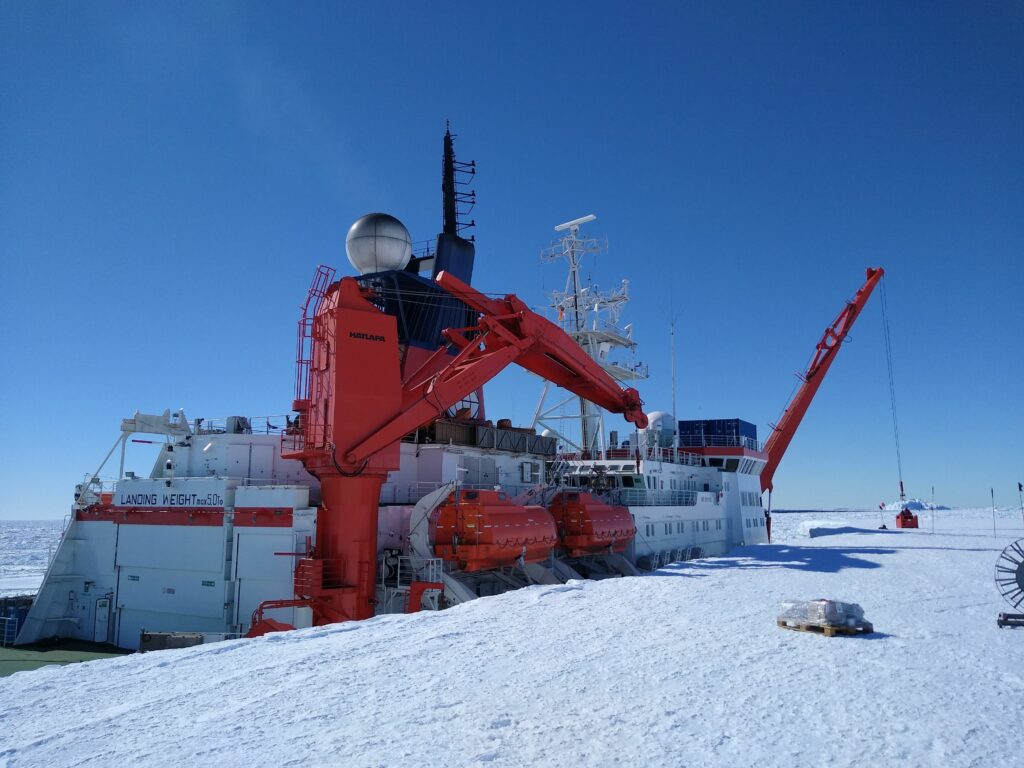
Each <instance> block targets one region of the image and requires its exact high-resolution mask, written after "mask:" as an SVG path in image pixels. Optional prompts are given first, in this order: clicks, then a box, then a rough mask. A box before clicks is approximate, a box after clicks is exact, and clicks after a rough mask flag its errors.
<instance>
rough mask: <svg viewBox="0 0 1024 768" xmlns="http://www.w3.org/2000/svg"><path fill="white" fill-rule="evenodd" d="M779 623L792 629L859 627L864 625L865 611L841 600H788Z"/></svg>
mask: <svg viewBox="0 0 1024 768" xmlns="http://www.w3.org/2000/svg"><path fill="white" fill-rule="evenodd" d="M778 623H779V624H780V625H782V624H783V623H784V624H786V625H787V626H790V627H798V626H810V627H850V628H854V627H858V626H860V625H862V624H864V623H865V622H864V609H863V608H861V607H860V606H859V605H857V604H856V603H844V602H841V601H839V600H788V601H786V602H784V603H783V604H782V613H780V614H779V618H778Z"/></svg>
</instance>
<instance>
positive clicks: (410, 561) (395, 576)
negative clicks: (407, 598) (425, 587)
mask: <svg viewBox="0 0 1024 768" xmlns="http://www.w3.org/2000/svg"><path fill="white" fill-rule="evenodd" d="M443 571H444V561H443V560H442V559H441V558H440V557H416V556H415V555H398V556H397V557H385V558H384V559H382V560H381V562H380V582H381V584H384V585H386V586H389V587H393V588H398V589H402V588H404V589H408V588H409V587H410V586H411V585H412V583H413V582H414V581H433V582H437V581H441V574H442V573H443Z"/></svg>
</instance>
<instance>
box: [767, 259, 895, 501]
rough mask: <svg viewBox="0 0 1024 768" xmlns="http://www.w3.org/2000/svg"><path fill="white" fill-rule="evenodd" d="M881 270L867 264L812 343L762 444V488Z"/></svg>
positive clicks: (882, 273)
mask: <svg viewBox="0 0 1024 768" xmlns="http://www.w3.org/2000/svg"><path fill="white" fill-rule="evenodd" d="M884 274H885V270H884V269H882V268H881V267H877V268H869V269H868V270H867V278H866V280H865V281H864V285H862V286H861V288H860V290H859V291H857V293H856V295H855V296H854V297H853V299H851V300H850V301H848V302H846V306H845V307H843V310H842V312H840V313H839V316H838V317H836V319H835V321H834V322H833V323H832V325H830V326H829V327H828V328H826V329H825V332H824V333H823V334H822V337H821V341H819V342H818V345H817V347H815V352H814V357H813V358H812V359H811V362H810V365H808V366H807V371H806V372H805V373H804V374H803V375H802V376H801V379H802V381H803V384H801V386H800V388H799V389H798V390H797V393H796V395H794V397H793V399H792V400H791V401H790V403H789V405H788V406H786V410H785V411H784V412H783V414H782V418H781V419H779V423H778V424H776V425H775V428H774V429H773V430H772V433H771V435H770V436H769V437H768V442H767V443H766V444H765V447H764V451H765V453H767V454H768V461H767V463H766V464H765V465H764V469H762V470H761V491H762V492H764V491H771V490H772V487H773V486H772V480H773V479H774V477H775V470H776V469H778V466H779V462H781V461H782V457H783V455H785V453H786V449H787V448H788V447H789V444H790V442H791V441H792V440H793V436H794V435H795V434H796V430H797V427H799V426H800V422H801V421H802V420H803V418H804V414H806V413H807V409H808V407H810V405H811V401H812V400H813V399H814V395H815V394H816V393H817V392H818V388H819V387H820V386H821V382H822V381H823V380H824V379H825V374H826V373H828V369H829V366H831V365H832V361H833V360H835V357H836V353H837V352H838V351H839V347H840V345H841V344H842V343H843V340H844V339H845V338H846V334H848V333H849V332H850V329H851V328H852V327H853V324H854V322H855V321H856V320H857V316H858V315H860V312H861V310H862V309H864V305H865V304H866V303H867V300H868V297H870V296H871V292H872V291H873V290H874V289H875V286H876V285H878V282H879V281H880V280H881V279H882V276H883V275H884Z"/></svg>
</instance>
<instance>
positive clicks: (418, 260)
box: [17, 133, 777, 648]
mask: <svg viewBox="0 0 1024 768" xmlns="http://www.w3.org/2000/svg"><path fill="white" fill-rule="evenodd" d="M473 171H475V166H473V165H472V164H465V163H457V161H456V160H455V155H454V146H453V143H452V137H451V135H450V133H447V134H446V136H445V144H444V160H443V179H444V182H443V185H442V189H443V211H444V225H443V229H442V232H441V233H440V234H439V235H438V237H437V240H436V243H435V245H434V246H433V247H432V248H427V249H426V250H424V251H420V252H418V253H417V254H415V255H414V254H413V252H412V240H411V237H410V235H409V233H408V231H407V230H406V229H405V227H404V226H403V225H402V224H401V222H400V221H398V220H397V219H396V218H394V217H392V216H389V215H387V214H370V215H368V216H365V217H363V218H362V219H360V220H358V221H357V222H356V223H355V224H354V225H353V226H352V228H351V229H350V230H349V233H348V237H347V240H346V250H347V253H348V256H349V260H350V262H351V263H352V266H353V267H354V268H355V270H356V272H357V273H358V274H357V275H355V276H349V277H342V278H340V279H336V275H335V271H334V269H332V268H330V267H320V268H318V269H317V270H316V272H315V274H314V278H313V280H312V282H311V285H310V289H309V291H308V295H307V298H306V302H305V304H304V305H303V309H302V313H301V316H300V320H299V323H298V338H297V354H296V386H295V391H294V393H293V401H292V412H291V413H289V414H287V415H283V416H279V417H274V418H252V417H242V416H232V417H228V418H226V419H221V420H218V419H189V418H188V417H186V415H185V414H184V413H183V412H181V411H178V412H174V413H172V412H170V411H165V412H164V413H163V414H143V413H136V414H135V415H134V416H133V417H132V418H129V419H125V420H123V422H122V424H121V430H120V435H119V438H118V440H117V442H116V443H115V445H114V447H113V448H112V449H111V451H110V453H109V454H108V455H107V457H106V459H105V460H104V462H103V465H102V466H101V467H100V469H98V470H97V471H96V472H94V473H92V474H91V475H89V476H87V477H86V479H85V480H84V481H83V483H81V484H80V485H79V486H77V488H76V493H75V502H74V506H73V510H72V514H71V517H70V519H69V522H68V525H67V527H66V530H65V533H64V536H63V538H62V541H61V543H60V546H59V548H58V550H57V552H56V554H55V556H54V558H53V560H52V561H51V563H50V566H49V569H48V571H47V574H46V577H45V579H44V582H43V584H42V586H41V588H40V591H39V593H38V596H37V598H36V600H35V602H34V604H33V606H32V608H31V610H30V612H29V615H28V617H27V619H26V621H25V623H24V625H23V626H22V627H21V630H20V632H19V634H18V639H17V642H18V643H22V644H23V643H31V642H34V641H38V640H41V639H45V638H50V637H55V636H60V637H66V638H77V639H82V640H88V641H94V642H100V643H110V644H113V645H116V646H118V647H121V648H138V647H140V645H142V646H144V645H145V644H146V638H147V637H148V636H150V635H152V634H153V633H163V632H177V633H182V632H189V633H196V635H195V636H197V637H202V638H204V639H205V640H206V641H210V640H217V639H221V638H227V637H236V636H239V635H246V634H248V635H256V634H262V633H265V632H268V631H277V630H283V629H289V628H293V627H304V626H312V625H319V624H327V623H333V622H337V621H346V620H359V619H364V618H368V617H370V616H373V615H375V614H381V613H402V612H412V611H418V610H423V609H441V608H445V607H448V606H450V605H455V604H458V603H461V602H465V601H468V600H473V599H477V598H479V597H484V596H488V595H494V594H499V593H501V592H505V591H508V590H512V589H519V588H522V587H525V586H528V585H530V584H537V583H548V584H552V583H561V582H565V581H567V580H570V579H579V578H611V577H621V576H635V575H639V574H640V573H641V572H642V571H645V570H650V569H654V568H657V567H659V566H661V565H663V564H666V563H669V562H673V561H677V560H685V559H691V558H695V557H702V556H707V555H715V554H721V553H724V552H725V551H727V550H728V549H729V548H731V547H733V546H735V545H737V544H745V543H746V544H749V543H757V542H763V541H766V540H767V534H768V527H767V525H766V519H767V515H766V514H765V512H764V510H763V509H762V507H761V496H760V490H761V487H760V482H761V480H760V475H761V471H762V469H763V468H764V466H765V464H766V463H767V462H768V460H769V456H768V454H767V453H766V452H765V450H764V448H763V446H762V445H761V444H760V443H759V442H758V441H757V434H756V429H755V428H754V427H753V425H752V424H749V423H747V422H743V421H740V420H738V419H726V420H703V421H677V420H676V417H675V415H673V414H667V413H664V412H660V411H654V412H651V413H644V411H643V410H642V407H641V406H642V401H641V400H640V397H639V394H638V393H637V391H636V390H635V389H633V388H632V387H631V386H629V385H630V384H632V383H635V382H637V381H639V380H642V379H643V378H644V376H645V373H646V370H645V367H644V366H643V365H641V364H637V363H635V362H625V363H624V362H621V361H616V354H615V353H616V352H622V351H624V350H625V351H631V350H632V349H633V347H634V344H633V341H632V338H631V334H630V332H629V330H628V328H623V327H621V326H620V325H619V320H620V312H621V311H622V309H623V307H624V305H625V303H626V301H627V300H628V288H627V285H626V284H625V283H623V285H622V287H621V288H620V289H618V290H617V291H613V292H611V293H606V294H603V293H600V292H598V291H596V289H593V288H592V287H590V286H585V285H582V283H581V282H580V280H579V272H578V260H576V261H574V259H575V257H576V256H578V254H579V253H580V252H581V246H580V242H581V239H580V238H579V236H578V232H579V226H580V225H581V224H583V223H586V221H583V220H577V221H576V222H569V224H568V225H566V226H565V227H564V228H562V230H561V231H567V232H568V234H567V235H565V236H563V240H562V241H561V244H560V248H561V249H562V250H561V255H560V256H559V257H562V256H565V255H568V256H569V257H570V258H568V259H567V260H568V262H569V264H570V274H569V282H568V283H567V287H566V290H565V291H563V292H560V293H559V294H558V295H557V296H556V297H554V305H555V311H556V314H557V315H558V317H557V320H556V321H554V322H553V321H550V320H547V319H545V318H543V317H541V316H539V315H537V314H536V313H534V312H532V311H531V310H530V309H529V308H528V306H527V305H526V304H525V303H524V302H522V301H520V300H519V299H518V298H516V297H515V296H513V295H509V296H505V297H504V298H501V299H495V298H491V297H488V296H485V295H484V294H481V293H479V292H478V291H477V290H476V289H474V288H473V287H472V285H471V282H472V276H473V266H474V260H475V256H476V254H475V244H474V243H473V241H472V240H471V239H467V238H464V237H463V231H464V229H465V228H466V227H467V226H470V225H471V224H472V222H469V223H466V222H465V221H464V219H463V218H461V217H463V216H464V215H465V212H466V208H467V207H468V206H469V205H471V204H472V203H473V202H475V197H474V196H472V194H471V193H468V192H465V191H460V187H459V184H458V183H457V176H458V174H459V173H462V174H469V173H471V172H473ZM460 206H461V208H460ZM585 218H586V217H585ZM585 247H589V246H586V243H584V248H585ZM567 318H568V319H567ZM510 364H517V365H520V366H522V367H524V368H526V369H527V370H530V371H532V372H533V373H535V374H537V375H538V376H540V377H541V378H542V379H543V380H545V381H546V382H550V383H551V385H552V386H556V387H560V388H561V389H562V390H564V391H565V392H567V393H568V395H567V397H568V398H569V399H570V400H571V401H572V402H575V403H577V404H578V405H579V408H578V413H575V414H573V415H572V418H573V419H575V420H576V421H577V423H578V424H579V436H578V437H577V438H576V439H573V438H572V437H571V436H568V435H569V431H568V430H561V431H559V429H557V428H553V426H552V425H554V424H555V423H556V422H557V421H558V419H557V413H556V411H557V409H551V410H550V411H549V412H547V413H546V414H545V409H544V408H543V406H542V407H541V408H540V409H538V411H539V412H538V420H537V423H536V424H534V425H531V426H530V427H516V426H514V425H513V424H512V423H511V422H510V421H508V420H506V419H497V420H496V421H492V420H490V419H489V418H488V414H487V413H486V412H485V409H484V399H483V386H484V384H485V383H486V382H487V381H489V380H490V379H491V378H493V377H494V376H495V375H497V374H498V373H500V371H501V370H503V369H504V368H505V367H506V366H508V365H510ZM605 413H613V414H620V415H621V416H622V417H623V418H624V419H625V427H622V426H619V427H618V428H616V429H611V430H608V431H606V430H605V423H604V414H605ZM563 415H564V414H563ZM541 428H543V431H540V432H539V431H538V430H539V429H541ZM136 441H137V442H144V443H154V444H155V445H156V446H157V455H156V458H155V461H154V464H153V468H152V470H151V472H150V473H149V475H148V476H146V477H136V476H135V475H133V474H132V473H131V472H126V471H125V470H124V466H125V460H124V456H125V451H126V450H127V449H128V447H129V446H130V445H131V444H133V443H134V442H136ZM115 455H118V459H117V462H116V463H117V464H118V467H117V471H116V474H113V476H112V477H109V476H108V473H110V470H108V468H107V467H108V465H110V466H112V465H113V464H114V463H115V462H114V460H113V459H114V456H115ZM776 463H777V462H776ZM111 474H112V473H111Z"/></svg>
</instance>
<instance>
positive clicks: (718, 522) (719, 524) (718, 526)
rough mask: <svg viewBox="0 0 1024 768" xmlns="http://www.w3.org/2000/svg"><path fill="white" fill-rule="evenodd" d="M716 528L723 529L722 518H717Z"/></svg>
mask: <svg viewBox="0 0 1024 768" xmlns="http://www.w3.org/2000/svg"><path fill="white" fill-rule="evenodd" d="M715 530H716V531H720V530H722V521H721V520H715Z"/></svg>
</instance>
